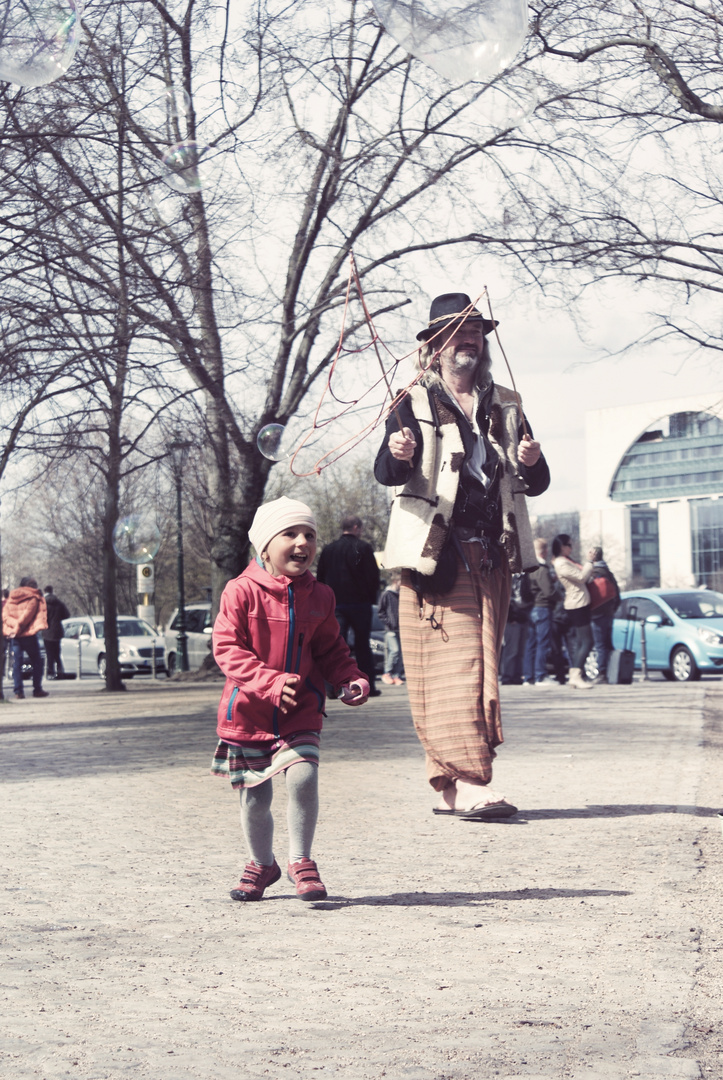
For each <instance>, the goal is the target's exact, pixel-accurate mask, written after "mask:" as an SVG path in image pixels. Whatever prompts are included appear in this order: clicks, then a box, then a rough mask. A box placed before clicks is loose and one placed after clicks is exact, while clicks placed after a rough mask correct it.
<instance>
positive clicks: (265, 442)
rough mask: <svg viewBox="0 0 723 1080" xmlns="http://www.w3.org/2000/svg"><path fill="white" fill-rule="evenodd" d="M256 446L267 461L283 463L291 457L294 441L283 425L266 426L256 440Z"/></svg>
mask: <svg viewBox="0 0 723 1080" xmlns="http://www.w3.org/2000/svg"><path fill="white" fill-rule="evenodd" d="M256 445H257V447H258V448H259V451H260V452H261V453H262V454H263V455H264V457H265V458H268V459H269V461H283V460H284V459H285V458H289V457H291V455H292V454H293V452H294V450H295V443H294V440H293V439H292V438H291V436H290V435H289V433H288V430H287V428H285V427H284V425H283V424H267V425H266V427H262V428H261V431H260V432H259V433H258V436H257V438H256Z"/></svg>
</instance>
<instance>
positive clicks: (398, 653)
mask: <svg viewBox="0 0 723 1080" xmlns="http://www.w3.org/2000/svg"><path fill="white" fill-rule="evenodd" d="M401 580H402V575H401V574H400V573H399V571H398V570H394V571H392V573H391V574H390V578H389V584H388V585H387V587H386V589H385V590H384V592H383V593H382V595H381V597H380V598H379V618H380V619H381V621H382V622H383V623H384V626H385V634H384V674H383V675H382V682H383V683H386V684H387V686H401V685H402V683H403V682H404V678H403V676H404V664H403V663H402V646H401V644H400V641H399V583H400V582H401Z"/></svg>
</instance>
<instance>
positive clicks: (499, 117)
mask: <svg viewBox="0 0 723 1080" xmlns="http://www.w3.org/2000/svg"><path fill="white" fill-rule="evenodd" d="M538 103H539V97H538V94H537V90H536V88H535V87H516V88H515V89H511V88H510V87H507V86H506V85H504V84H500V85H498V86H491V87H489V88H488V89H487V90H485V92H484V94H482V96H481V97H480V99H479V101H478V102H477V106H478V108H479V110H480V112H481V113H482V115H483V117H484V118H485V119H486V121H487V123H489V124H490V125H491V126H492V127H496V128H500V129H501V128H512V127H519V126H520V125H521V124H524V122H525V121H526V120H529V119H530V117H531V116H533V114H534V112H535V109H536V108H537V105H538Z"/></svg>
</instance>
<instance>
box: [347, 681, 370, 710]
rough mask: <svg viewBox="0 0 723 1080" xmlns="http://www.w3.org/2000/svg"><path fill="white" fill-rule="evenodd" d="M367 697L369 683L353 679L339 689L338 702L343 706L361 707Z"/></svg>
mask: <svg viewBox="0 0 723 1080" xmlns="http://www.w3.org/2000/svg"><path fill="white" fill-rule="evenodd" d="M368 697H369V683H368V682H367V681H366V679H355V680H354V682H350V683H348V684H347V685H346V686H342V688H341V698H340V700H341V701H342V702H343V703H344V704H345V705H363V704H364V702H365V701H366V699H367V698H368Z"/></svg>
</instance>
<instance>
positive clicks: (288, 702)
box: [279, 675, 301, 713]
mask: <svg viewBox="0 0 723 1080" xmlns="http://www.w3.org/2000/svg"><path fill="white" fill-rule="evenodd" d="M300 682H301V676H300V675H289V677H288V679H287V680H286V682H285V683H284V689H283V690H282V691H281V704H280V706H279V708H280V709H281V711H282V713H287V712H288V711H289V709H293V707H294V706H295V705H296V688H297V686H298V685H299V683H300Z"/></svg>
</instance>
